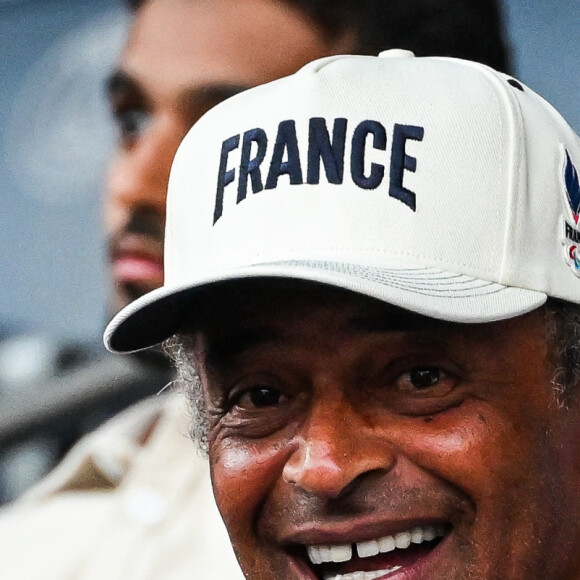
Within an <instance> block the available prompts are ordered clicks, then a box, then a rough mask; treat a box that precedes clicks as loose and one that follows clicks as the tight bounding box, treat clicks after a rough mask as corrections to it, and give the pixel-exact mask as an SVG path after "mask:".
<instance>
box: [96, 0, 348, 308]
mask: <svg viewBox="0 0 580 580" xmlns="http://www.w3.org/2000/svg"><path fill="white" fill-rule="evenodd" d="M349 48H350V44H349V43H348V42H347V43H346V44H344V45H342V46H339V45H336V46H332V47H331V46H329V45H328V44H326V43H325V41H324V40H323V37H322V34H320V32H319V31H318V30H317V29H316V28H315V27H314V25H313V23H311V22H310V21H308V20H306V19H305V17H304V16H303V15H302V14H301V13H300V12H298V11H296V10H293V9H290V8H289V7H288V6H287V5H286V4H285V3H283V2H274V0H236V1H235V2H232V1H231V0H204V1H199V0H197V1H194V0H149V1H148V2H146V3H145V5H144V6H143V8H141V9H140V10H138V11H137V13H136V16H135V21H134V24H133V27H132V30H131V33H130V37H129V41H128V43H127V46H126V48H125V51H124V53H123V55H122V57H121V59H120V63H119V68H118V71H117V73H116V74H115V75H113V77H112V78H111V80H110V83H109V93H110V101H111V105H112V109H113V111H114V114H115V117H116V119H117V123H118V125H119V128H120V133H121V143H120V147H119V150H118V152H117V154H116V156H115V158H114V160H113V163H112V166H111V168H110V173H109V181H108V195H107V199H106V216H105V218H106V228H107V233H108V236H109V240H110V255H111V263H112V276H113V282H114V288H115V292H116V297H115V303H114V304H113V305H112V307H113V309H114V310H118V309H119V308H120V307H122V306H124V305H125V304H126V303H128V302H130V301H131V300H133V299H135V298H137V297H138V296H140V295H142V294H144V293H145V292H148V291H150V290H152V289H154V288H156V287H158V286H160V285H161V284H162V282H163V230H164V224H165V196H166V189H167V181H168V177H169V170H170V166H171V162H172V160H173V156H174V154H175V151H176V149H177V146H178V145H179V143H180V141H181V139H182V138H183V137H184V135H185V133H186V132H187V131H188V129H189V128H190V127H191V125H192V124H193V123H194V122H195V121H196V120H197V119H198V118H199V117H200V116H201V115H202V114H203V113H204V112H205V111H207V110H208V109H209V108H210V107H211V106H213V105H215V104H216V103H218V102H219V101H221V100H223V99H224V98H226V97H228V96H230V95H231V94H232V93H235V92H237V91H239V90H243V89H244V88H248V87H251V86H254V85H257V84H260V83H264V82H267V81H270V80H272V79H275V78H278V77H281V76H284V75H287V74H290V73H292V72H295V71H296V70H297V69H298V68H299V67H301V66H302V65H304V64H305V63H307V62H309V61H310V60H313V59H315V58H318V57H320V56H324V55H326V54H331V53H333V52H342V51H347V50H348V49H349ZM193 161H194V162H195V160H193Z"/></svg>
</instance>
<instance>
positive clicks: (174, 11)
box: [0, 0, 510, 580]
mask: <svg viewBox="0 0 580 580" xmlns="http://www.w3.org/2000/svg"><path fill="white" fill-rule="evenodd" d="M132 8H133V9H134V20H133V24H132V27H131V31H130V34H129V37H128V41H127V44H126V47H125V50H124V51H123V54H122V55H121V57H120V59H119V64H118V67H117V69H116V70H115V71H114V73H113V74H112V75H111V77H110V79H109V81H108V84H107V90H108V94H109V99H110V102H111V107H112V110H113V113H114V116H115V119H116V122H117V125H118V127H119V131H120V144H119V148H118V151H117V153H116V154H115V156H114V158H113V160H112V163H111V167H110V172H109V179H108V191H107V196H106V201H105V223H106V230H107V236H108V238H109V247H110V262H111V276H112V280H113V288H114V293H113V298H112V301H111V314H113V313H114V312H116V311H117V310H118V309H119V308H120V307H122V306H124V305H126V304H127V303H129V302H130V301H132V300H133V299H135V298H137V297H138V296H140V295H142V294H144V293H145V292H147V291H149V290H151V289H153V288H156V287H158V286H160V285H161V283H162V281H163V231H164V223H165V195H166V187H167V180H168V176H169V169H170V165H171V162H172V159H173V156H174V153H175V151H176V148H177V146H178V144H179V143H180V141H181V139H182V138H183V136H184V135H185V133H186V132H187V131H188V129H189V128H190V127H191V125H192V124H193V123H194V122H195V121H196V120H197V119H198V118H199V117H200V116H201V115H202V114H203V113H204V112H205V111H207V110H208V109H209V108H211V107H212V106H214V105H216V104H217V103H219V102H220V101H222V100H223V99H225V98H226V97H228V96H230V95H233V94H235V93H237V92H239V91H242V90H244V89H245V88H248V87H252V86H255V85H257V84H260V83H264V82H267V81H270V80H273V79H275V78H278V77H280V76H284V75H287V74H290V73H292V72H294V71H295V70H297V69H298V68H300V67H301V66H302V65H304V64H305V63H307V62H308V61H310V60H313V59H315V58H318V57H321V56H325V55H331V54H339V53H353V52H354V53H363V54H376V53H378V52H380V51H381V50H383V49H386V48H390V47H403V48H407V49H409V50H413V51H414V52H415V53H416V54H417V55H424V54H438V55H450V56H459V57H464V58H470V59H473V60H478V61H481V62H484V63H486V64H490V65H491V66H493V67H495V68H497V69H500V70H504V71H507V70H509V68H510V65H509V58H508V51H507V49H506V43H505V40H504V37H503V29H502V23H501V15H500V9H499V7H498V5H497V3H496V2H495V0H485V1H483V0H482V1H479V2H473V1H472V0H471V1H469V2H468V1H457V0H455V1H453V0H447V1H445V2H438V3H437V4H436V5H434V4H433V3H431V2H428V1H426V0H414V1H410V2H406V3H403V4H401V3H396V4H395V3H391V2H387V1H382V2H377V1H376V0H367V1H361V0H359V1H357V2H355V1H352V0H342V1H340V0H332V1H312V0H310V1H308V0H286V1H285V2H279V1H275V0H238V1H236V2H231V1H230V0H203V1H202V0H170V1H169V0H145V1H144V2H133V3H132ZM117 361H118V358H116V359H115V362H111V363H110V364H111V365H115V364H122V363H120V362H117ZM107 364H108V363H107ZM132 364H134V365H135V367H134V369H133V370H132V374H131V381H130V382H131V384H132V385H133V386H134V387H137V388H138V385H139V382H140V380H141V379H142V380H143V384H144V385H145V384H147V385H148V386H147V387H145V386H144V388H143V390H142V393H143V394H142V396H143V397H144V396H146V395H147V394H150V393H151V392H152V389H153V388H155V389H156V390H160V389H161V388H163V386H164V385H165V384H166V382H167V381H168V380H169V378H167V379H166V378H165V377H169V371H168V365H167V363H166V362H165V360H164V359H163V358H162V356H161V354H160V353H157V352H153V353H149V354H148V355H147V356H146V357H134V360H133V363H132ZM151 369H157V371H159V372H160V373H161V374H162V377H163V378H160V377H158V376H156V377H155V380H154V381H152V380H151V376H152V370H151ZM157 371H156V372H157ZM80 372H81V373H86V372H89V370H88V369H86V368H83V369H81V371H80ZM99 372H100V376H102V377H104V379H103V381H102V384H98V382H95V383H93V384H91V385H90V389H89V392H91V393H93V392H97V393H98V392H99V389H101V390H103V391H106V390H110V389H111V385H114V384H115V382H116V381H115V379H114V375H115V373H116V372H120V371H119V370H118V369H116V368H115V370H114V371H113V372H112V373H106V372H103V369H102V361H101V369H100V371H99ZM77 378H78V375H77ZM63 380H65V379H63ZM153 385H155V387H153ZM73 386H74V387H76V388H78V390H79V391H80V390H81V388H80V384H79V383H78V382H77V383H75V384H74V385H73ZM122 390H123V389H121V391H122ZM71 398H72V399H74V392H73V393H72V394H71ZM119 399H120V397H117V398H116V399H115V400H119ZM88 400H89V401H91V402H90V403H89V404H88V405H86V406H85V408H84V409H83V408H79V407H72V408H71V407H69V408H68V412H67V415H70V414H71V410H72V411H74V413H73V414H72V418H73V419H74V420H75V421H78V420H79V419H80V417H82V415H83V413H86V412H88V411H89V410H90V411H91V412H94V407H95V404H94V402H95V399H90V398H89V399H88ZM60 408H62V406H61V407H60ZM109 408H110V407H109ZM188 429H189V425H188V420H187V412H186V410H185V409H184V403H183V402H182V400H181V398H180V396H179V395H172V396H162V397H155V398H153V399H149V400H147V401H144V402H143V403H141V404H140V405H137V406H135V407H132V408H131V409H129V410H128V411H126V412H125V413H124V414H122V415H120V416H118V417H116V418H115V419H113V420H112V421H111V422H109V423H107V424H106V425H104V426H103V427H102V428H100V429H99V430H97V431H96V432H95V433H94V434H92V435H90V436H88V437H86V438H84V439H83V440H82V441H81V442H80V443H79V444H78V445H77V446H76V447H75V448H74V449H73V451H72V452H71V453H70V454H69V455H68V456H67V457H66V459H65V460H64V462H63V463H62V464H61V465H60V466H59V467H58V468H57V469H56V470H55V471H54V472H53V473H52V474H51V475H50V476H49V477H48V478H46V479H45V480H44V481H43V482H41V483H40V484H39V485H38V486H36V487H35V488H34V489H33V490H31V491H30V492H29V493H28V494H27V495H26V496H25V497H23V498H22V500H21V501H20V502H18V503H17V504H16V505H15V506H14V507H13V508H11V509H10V510H8V511H7V513H6V514H5V515H4V518H3V519H2V520H1V522H0V548H1V549H2V553H3V555H5V557H3V564H0V566H4V567H5V568H4V570H3V574H8V573H12V574H13V575H14V574H17V576H18V578H19V579H20V580H26V579H27V578H31V579H32V578H35V579H36V578H39V577H42V578H43V579H45V580H50V579H51V578H55V579H57V578H58V579H59V580H63V579H67V578H71V579H73V578H74V579H75V580H87V579H91V578H107V579H108V580H112V579H116V578H123V579H124V580H127V579H146V578H150V579H153V578H164V580H168V579H173V578H175V579H177V578H186V577H187V578H190V577H195V576H192V574H195V572H197V573H198V576H197V577H200V578H226V577H227V578H234V577H235V575H236V574H239V571H238V570H237V567H236V564H235V561H234V559H233V554H232V553H231V549H230V548H229V545H227V542H226V540H225V537H226V536H225V532H224V529H223V527H222V524H221V520H220V519H219V516H218V514H217V511H216V509H215V506H214V504H213V499H212V496H211V491H210V486H209V481H208V475H207V467H206V465H205V462H204V461H203V460H202V459H199V458H197V457H196V455H195V452H194V449H193V448H192V447H190V443H189V441H188V439H187V432H188ZM63 546H66V551H65V552H63V550H62V547H63Z"/></svg>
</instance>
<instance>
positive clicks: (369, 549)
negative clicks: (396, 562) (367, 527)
mask: <svg viewBox="0 0 580 580" xmlns="http://www.w3.org/2000/svg"><path fill="white" fill-rule="evenodd" d="M356 551H357V554H358V555H359V557H360V558H370V557H371V556H376V555H377V554H378V553H379V543H378V542H377V541H376V540H370V541H369V542H359V543H358V544H357V545H356Z"/></svg>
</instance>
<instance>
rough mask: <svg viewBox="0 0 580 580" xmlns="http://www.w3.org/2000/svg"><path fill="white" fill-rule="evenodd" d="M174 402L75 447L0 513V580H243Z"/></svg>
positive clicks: (132, 414)
mask: <svg viewBox="0 0 580 580" xmlns="http://www.w3.org/2000/svg"><path fill="white" fill-rule="evenodd" d="M187 426H188V418H187V410H186V405H185V404H184V402H183V400H182V398H181V396H180V395H177V394H171V395H164V396H160V397H156V398H153V399H149V400H147V401H144V402H143V403H140V404H139V405H136V406H135V407H132V408H131V409H129V410H128V411H126V412H124V413H122V414H121V415H119V416H117V417H116V418H114V419H113V420H111V421H109V422H108V423H107V424H105V425H104V426H103V427H101V428H100V429H98V430H97V431H96V432H94V433H93V434H91V435H89V436H87V437H85V438H84V439H82V440H81V441H80V442H79V443H78V444H77V445H76V446H75V447H74V448H73V450H72V451H71V452H70V453H69V455H68V456H67V457H66V458H65V460H64V461H63V462H62V463H61V464H60V465H59V466H58V467H57V468H56V469H55V470H54V471H53V472H52V474H50V475H49V476H48V477H47V478H45V480H43V481H42V482H41V483H40V484H39V485H37V486H36V487H34V488H33V489H32V490H31V491H30V492H28V493H27V494H26V495H25V496H24V497H23V498H22V499H21V500H19V501H18V502H16V503H15V504H14V505H13V506H11V507H9V508H6V509H4V510H2V511H0V578H2V579H3V580H195V579H204V580H211V579H217V580H222V579H228V580H230V579H231V580H236V579H242V578H243V575H242V573H241V571H240V569H239V567H238V565H237V563H236V560H235V557H234V554H233V550H232V548H231V546H230V543H229V539H228V537H227V533H226V531H225V527H224V525H223V522H222V520H221V517H220V515H219V513H218V511H217V507H216V505H215V502H214V498H213V494H212V491H211V484H210V480H209V470H208V466H207V461H206V460H205V459H203V458H201V457H200V456H199V455H198V454H197V452H196V449H195V447H194V445H193V443H192V442H191V440H190V439H189V437H188V434H187Z"/></svg>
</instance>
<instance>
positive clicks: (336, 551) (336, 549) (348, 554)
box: [330, 544, 352, 562]
mask: <svg viewBox="0 0 580 580" xmlns="http://www.w3.org/2000/svg"><path fill="white" fill-rule="evenodd" d="M330 557H331V558H332V561H333V562H348V561H349V560H350V559H351V558H352V545H351V544H342V545H339V546H331V547H330Z"/></svg>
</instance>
